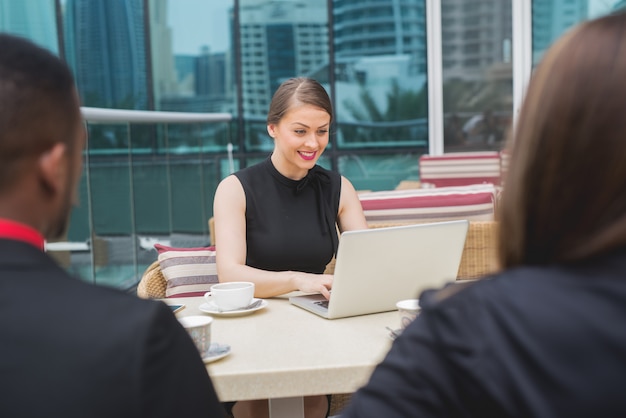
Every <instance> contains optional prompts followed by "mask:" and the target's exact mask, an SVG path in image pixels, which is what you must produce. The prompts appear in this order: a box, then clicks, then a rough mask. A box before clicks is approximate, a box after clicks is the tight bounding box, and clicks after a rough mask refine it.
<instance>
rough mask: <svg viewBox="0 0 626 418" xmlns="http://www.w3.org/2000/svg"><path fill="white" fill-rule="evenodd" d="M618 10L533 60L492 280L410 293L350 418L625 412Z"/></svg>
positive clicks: (623, 79)
mask: <svg viewBox="0 0 626 418" xmlns="http://www.w3.org/2000/svg"><path fill="white" fill-rule="evenodd" d="M625 112H626V14H624V13H621V14H615V15H611V16H607V17H603V18H599V19H597V20H593V21H589V22H586V23H583V24H581V25H580V26H578V27H577V28H575V29H573V30H571V31H570V32H568V33H567V34H566V35H565V36H563V37H562V38H561V39H560V40H559V41H558V42H557V43H556V44H555V45H554V46H553V47H552V48H551V49H550V50H549V51H548V53H547V54H546V55H545V57H544V59H543V60H542V62H541V63H540V65H539V67H538V68H537V70H536V72H535V74H534V75H533V78H532V80H531V83H530V86H529V89H528V92H527V96H526V98H525V102H524V105H523V107H522V110H521V113H520V117H519V120H518V122H517V126H516V129H515V131H514V135H513V138H511V140H512V141H511V144H510V148H511V163H510V168H509V172H508V175H507V177H506V185H505V190H504V193H503V196H502V202H501V213H500V215H501V217H500V219H501V231H500V264H501V266H502V267H503V271H502V272H501V273H499V274H495V275H493V276H491V277H488V278H485V279H483V280H480V281H478V282H476V283H473V284H471V285H468V286H462V285H457V286H450V287H447V288H445V289H442V290H440V291H428V292H425V293H424V294H422V295H421V297H420V301H421V305H422V313H421V315H420V316H419V317H418V318H417V319H416V320H415V321H414V322H413V323H412V324H411V325H410V326H409V327H407V329H406V330H405V331H404V333H403V334H402V335H401V336H400V337H399V338H398V339H397V340H396V341H395V342H394V344H393V347H392V349H391V351H390V352H389V354H388V355H387V357H386V359H385V360H384V361H383V362H382V364H380V365H379V366H378V367H377V369H376V370H375V372H374V373H373V375H372V377H371V380H370V382H369V383H368V384H367V385H366V386H365V387H364V388H362V389H361V390H359V391H358V393H357V394H356V395H355V396H354V398H353V401H352V404H351V406H350V407H349V408H348V410H347V411H346V413H345V414H342V418H346V417H347V418H350V417H386V418H390V417H422V416H439V417H444V416H445V417H455V416H463V417H478V416H480V417H490V416H494V417H495V416H497V417H512V416H518V417H578V416H581V417H582V416H586V417H588V416H601V417H610V416H626V396H624V393H623V392H624V387H626V331H625V329H626V113H625Z"/></svg>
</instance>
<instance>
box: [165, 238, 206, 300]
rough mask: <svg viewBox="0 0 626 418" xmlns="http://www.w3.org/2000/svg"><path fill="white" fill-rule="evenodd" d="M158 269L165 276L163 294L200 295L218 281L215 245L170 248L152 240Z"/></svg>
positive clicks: (169, 295) (177, 295)
mask: <svg viewBox="0 0 626 418" xmlns="http://www.w3.org/2000/svg"><path fill="white" fill-rule="evenodd" d="M154 248H156V250H157V252H158V253H159V258H158V259H159V264H160V265H161V272H162V273H163V277H165V281H166V288H165V297H168V298H173V297H187V296H202V295H204V294H205V293H206V292H208V291H209V289H210V288H211V286H212V285H214V284H215V283H218V280H217V267H216V265H215V247H214V246H211V247H200V248H174V247H168V246H165V245H161V244H155V245H154Z"/></svg>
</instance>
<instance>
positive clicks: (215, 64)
mask: <svg viewBox="0 0 626 418" xmlns="http://www.w3.org/2000/svg"><path fill="white" fill-rule="evenodd" d="M513 4H514V2H513V0H368V1H363V0H308V1H299V0H283V1H272V0H175V1H174V0H0V30H1V31H5V32H11V33H16V34H20V35H23V36H26V37H29V38H30V39H32V40H34V41H35V42H37V43H39V44H40V45H42V46H44V47H46V48H48V49H50V50H52V51H53V52H55V53H57V54H59V55H60V56H61V57H62V58H64V59H65V60H66V61H67V62H68V64H69V65H70V67H71V68H72V70H73V71H74V74H75V76H76V80H77V83H78V87H79V92H80V95H81V99H82V101H83V105H84V106H86V107H87V108H92V107H93V108H112V109H132V110H150V111H175V112H202V113H223V114H227V115H230V116H229V121H221V122H219V123H209V122H201V123H176V122H172V121H170V122H152V123H145V122H142V123H138V122H129V121H123V120H122V121H115V122H103V121H101V120H98V119H97V118H95V119H90V118H89V117H88V118H87V124H88V131H89V144H88V149H87V151H86V153H85V162H86V164H85V172H84V175H83V179H82V181H81V185H80V188H81V204H80V206H79V207H77V208H76V209H75V210H74V212H73V214H72V219H71V226H70V229H69V231H68V235H67V237H66V240H68V241H71V242H79V243H87V244H88V249H87V250H86V251H82V252H81V251H75V252H72V253H71V254H69V253H58V254H56V256H58V258H59V260H60V261H62V262H63V263H64V264H65V265H66V266H67V267H68V268H70V269H73V270H74V271H75V272H77V273H78V274H79V275H80V276H82V277H84V278H85V279H86V280H90V281H94V282H96V283H99V284H104V285H111V286H117V287H122V288H129V289H130V288H132V287H133V286H134V285H135V284H136V282H137V281H138V280H139V278H140V276H141V273H142V272H143V270H144V269H145V267H146V266H147V265H148V264H149V263H150V262H152V261H153V260H154V259H155V258H156V253H155V251H154V249H153V247H152V245H153V243H154V242H156V241H159V242H165V243H170V244H172V245H174V246H200V245H205V244H207V243H208V241H209V239H210V237H209V231H208V227H207V220H208V219H209V218H210V217H211V216H212V200H213V194H214V191H215V188H216V186H217V184H218V182H219V181H220V180H221V179H222V178H223V177H224V176H226V175H228V174H229V173H230V172H232V171H233V170H236V169H238V168H240V167H245V166H247V165H250V164H253V163H255V162H257V161H259V160H261V159H262V158H265V157H266V156H267V155H268V154H269V152H270V151H271V150H272V148H273V143H272V141H271V138H270V137H269V136H268V135H267V131H266V126H265V117H266V113H267V110H268V107H269V103H270V100H271V97H272V94H273V92H274V91H275V89H276V87H277V86H278V85H279V84H280V83H281V82H282V81H283V80H285V79H287V78H289V77H293V76H309V77H313V78H316V79H317V80H319V81H320V82H321V83H322V84H323V85H324V87H325V88H326V89H327V91H328V92H329V94H330V96H331V98H332V100H333V103H334V108H335V123H334V126H333V129H332V130H331V142H330V145H329V147H328V149H327V150H326V152H325V154H324V156H323V157H322V159H321V160H320V164H322V165H324V166H325V167H328V168H332V169H335V170H338V171H339V172H341V173H342V174H343V175H345V176H346V177H348V178H349V179H350V180H351V181H352V182H353V184H354V185H355V187H356V188H357V189H358V190H387V189H393V188H394V187H395V186H396V185H397V184H398V183H399V182H400V181H402V180H406V179H413V180H417V179H418V177H419V176H418V158H419V156H420V155H422V154H425V153H427V152H428V150H429V145H432V144H431V143H432V142H433V141H441V142H442V143H443V150H444V151H445V152H452V151H470V150H488V149H495V150H497V149H500V148H501V147H502V144H503V142H504V139H505V138H506V134H507V132H508V130H509V128H510V125H511V122H512V119H513V115H514V114H515V109H514V106H515V105H514V103H515V100H514V97H513V95H514V94H513V81H514V80H513V74H514V71H513V69H514V67H515V66H516V65H517V66H519V65H522V66H524V65H528V66H529V67H530V66H534V65H536V64H537V63H538V62H539V61H540V59H541V57H542V55H543V53H544V51H545V50H546V48H548V47H549V46H550V45H551V44H552V42H553V41H554V40H555V39H556V38H557V37H558V36H559V35H561V34H562V33H563V32H564V31H565V30H567V29H568V28H569V27H571V26H572V25H574V24H576V23H577V22H580V21H582V20H585V19H588V18H592V17H596V16H598V15H601V14H606V13H611V12H613V11H616V10H620V9H625V8H626V2H625V1H624V0H603V1H599V0H597V1H595V0H532V2H531V10H532V12H531V16H532V19H531V25H530V26H529V27H528V28H526V29H525V30H526V31H531V34H532V47H531V48H532V51H531V53H530V54H529V56H531V57H532V59H531V60H532V62H531V63H520V62H515V60H514V59H513V57H515V56H518V55H515V54H514V52H515V51H513V45H515V42H514V41H515V39H513V38H514V35H513V26H514V25H513V22H514V19H516V16H514V15H513V10H514V9H513V7H512V5H513ZM433 8H437V10H438V11H439V12H440V21H439V22H435V23H436V24H435V25H432V23H433V22H429V19H430V18H429V16H432V13H431V12H429V10H432V9H433ZM437 16H439V14H437ZM429 23H431V24H430V25H429ZM429 28H430V29H429ZM429 31H430V32H429ZM433 31H438V34H437V35H439V37H440V39H441V44H437V43H432V42H431V40H432V39H435V38H437V36H434V35H435V33H433ZM433 48H439V49H440V50H441V67H440V68H441V74H435V75H438V77H433V74H432V73H431V74H429V72H428V68H429V57H432V56H433V55H432V49H433ZM435 56H436V55H435ZM435 68H437V67H435ZM436 71H437V70H436ZM431 72H432V70H431ZM433 79H436V80H441V92H442V100H441V103H442V105H441V109H438V108H429V106H432V103H433V102H432V101H431V99H432V97H431V96H432V94H433V93H432V92H433V91H436V89H435V90H433V86H431V85H429V81H430V80H433ZM437 121H439V122H441V123H442V126H443V132H442V138H435V137H432V135H433V133H432V130H430V129H429V128H430V127H431V125H432V124H433V123H434V122H437Z"/></svg>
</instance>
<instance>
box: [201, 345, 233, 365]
mask: <svg viewBox="0 0 626 418" xmlns="http://www.w3.org/2000/svg"><path fill="white" fill-rule="evenodd" d="M229 354H230V345H228V344H218V343H211V347H210V348H209V355H208V356H206V357H204V358H203V359H202V361H204V362H205V363H211V362H213V361H217V360H219V359H221V358H224V357H226V356H227V355H229Z"/></svg>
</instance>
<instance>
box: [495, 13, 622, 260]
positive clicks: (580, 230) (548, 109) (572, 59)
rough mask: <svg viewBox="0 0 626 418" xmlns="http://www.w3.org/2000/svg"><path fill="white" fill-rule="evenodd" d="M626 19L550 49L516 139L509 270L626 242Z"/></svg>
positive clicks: (505, 243)
mask: <svg viewBox="0 0 626 418" xmlns="http://www.w3.org/2000/svg"><path fill="white" fill-rule="evenodd" d="M625 110H626V14H625V13H619V14H614V15H609V16H605V17H602V18H598V19H596V20H592V21H587V22H585V23H583V24H581V25H579V26H578V27H576V28H575V29H573V30H571V31H570V32H568V33H567V34H566V35H564V36H563V37H562V38H561V39H560V40H558V41H557V42H556V43H555V44H554V45H553V46H552V47H551V48H550V49H549V50H548V52H547V54H546V55H545V56H544V58H543V59H542V61H541V63H540V64H539V65H538V67H537V69H536V70H535V73H534V74H533V76H532V79H531V81H530V84H529V87H528V91H527V93H526V97H525V99H524V103H523V106H522V109H521V112H520V116H519V119H518V121H517V124H516V128H515V131H514V133H513V137H512V138H511V139H510V140H511V143H510V150H511V162H510V166H509V170H508V173H507V175H506V179H505V180H506V182H505V186H504V191H503V196H502V201H501V205H500V209H501V213H500V220H501V232H500V234H501V235H500V263H501V265H502V267H505V268H506V267H513V266H516V265H520V264H531V265H532V264H535V265H539V264H544V265H545V264H549V263H555V262H573V261H579V260H584V259H587V258H590V257H593V256H597V255H598V254H602V253H606V252H608V251H611V250H614V249H615V248H617V247H620V246H624V245H626V116H625V115H624V111H625Z"/></svg>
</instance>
